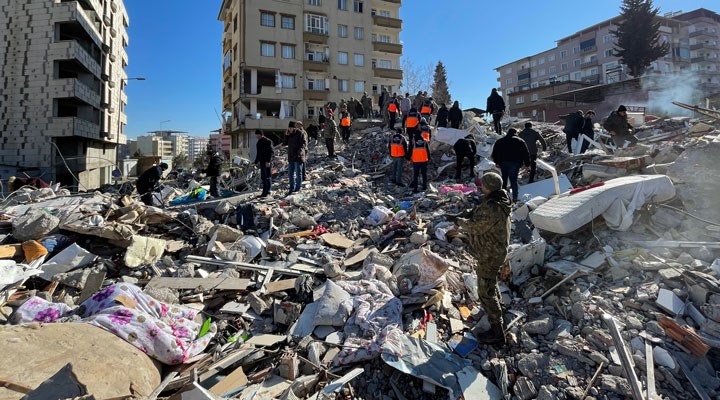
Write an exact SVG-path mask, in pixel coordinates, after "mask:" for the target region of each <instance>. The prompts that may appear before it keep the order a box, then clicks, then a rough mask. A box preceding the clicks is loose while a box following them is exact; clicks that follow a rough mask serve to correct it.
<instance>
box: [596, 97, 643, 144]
mask: <svg viewBox="0 0 720 400" xmlns="http://www.w3.org/2000/svg"><path fill="white" fill-rule="evenodd" d="M603 128H605V130H606V131H608V133H610V136H612V140H613V142H615V146H617V148H618V149H622V148H623V146H624V145H625V142H627V141H629V142H630V145H629V146H635V145H636V144H637V143H638V138H637V137H635V135H633V133H634V132H635V128H633V126H632V125H630V122H628V116H627V107H625V106H622V105H621V106H620V107H618V109H617V111H613V112H611V113H610V115H609V116H608V117H607V119H606V120H605V123H604V124H603Z"/></svg>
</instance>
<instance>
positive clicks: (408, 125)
mask: <svg viewBox="0 0 720 400" xmlns="http://www.w3.org/2000/svg"><path fill="white" fill-rule="evenodd" d="M419 125H420V113H419V112H417V109H415V107H412V108H410V111H408V115H407V118H405V131H406V132H407V135H408V137H409V138H413V137H415V133H416V132H418V126H419Z"/></svg>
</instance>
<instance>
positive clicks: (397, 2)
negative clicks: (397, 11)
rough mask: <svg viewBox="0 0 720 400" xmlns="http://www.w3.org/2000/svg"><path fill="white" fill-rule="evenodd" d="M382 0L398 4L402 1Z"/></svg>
mask: <svg viewBox="0 0 720 400" xmlns="http://www.w3.org/2000/svg"><path fill="white" fill-rule="evenodd" d="M383 1H386V2H388V3H393V4H400V3H402V1H401V0H383Z"/></svg>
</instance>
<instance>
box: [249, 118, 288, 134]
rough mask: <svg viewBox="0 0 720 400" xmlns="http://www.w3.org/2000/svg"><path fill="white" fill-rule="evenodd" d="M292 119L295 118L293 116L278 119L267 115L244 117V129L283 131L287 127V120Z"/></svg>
mask: <svg viewBox="0 0 720 400" xmlns="http://www.w3.org/2000/svg"><path fill="white" fill-rule="evenodd" d="M294 120H295V119H294V118H285V119H280V118H277V117H267V116H264V117H262V118H260V119H251V118H245V129H248V130H255V129H262V130H274V131H284V130H285V129H287V126H288V122H289V121H294Z"/></svg>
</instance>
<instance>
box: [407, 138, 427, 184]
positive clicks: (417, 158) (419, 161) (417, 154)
mask: <svg viewBox="0 0 720 400" xmlns="http://www.w3.org/2000/svg"><path fill="white" fill-rule="evenodd" d="M408 150H409V155H410V160H412V163H413V180H412V184H411V185H410V186H411V187H412V190H413V193H418V177H422V192H424V191H426V190H427V168H428V162H429V161H430V146H429V145H428V142H427V140H425V139H424V138H423V137H422V135H420V134H419V133H418V134H415V136H414V137H413V138H412V139H411V140H410V148H409V149H408Z"/></svg>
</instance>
